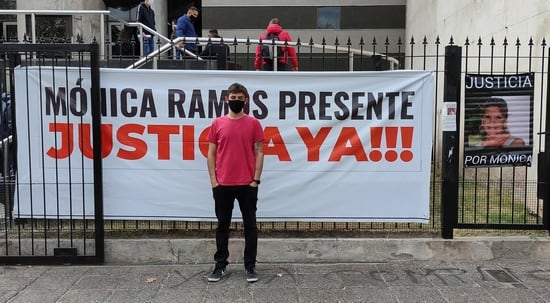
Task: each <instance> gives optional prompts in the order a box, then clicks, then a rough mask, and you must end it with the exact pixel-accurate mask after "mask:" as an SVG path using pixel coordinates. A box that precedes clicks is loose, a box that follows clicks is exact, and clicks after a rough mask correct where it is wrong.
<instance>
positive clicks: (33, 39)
mask: <svg viewBox="0 0 550 303" xmlns="http://www.w3.org/2000/svg"><path fill="white" fill-rule="evenodd" d="M31 33H32V43H33V44H35V43H36V15H35V14H31Z"/></svg>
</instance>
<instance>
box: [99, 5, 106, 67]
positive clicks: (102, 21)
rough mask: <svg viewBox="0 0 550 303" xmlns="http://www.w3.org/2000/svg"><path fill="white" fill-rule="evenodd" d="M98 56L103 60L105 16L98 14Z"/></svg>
mask: <svg viewBox="0 0 550 303" xmlns="http://www.w3.org/2000/svg"><path fill="white" fill-rule="evenodd" d="M99 35H100V36H99V56H100V57H101V59H105V15H104V14H103V13H101V14H99Z"/></svg>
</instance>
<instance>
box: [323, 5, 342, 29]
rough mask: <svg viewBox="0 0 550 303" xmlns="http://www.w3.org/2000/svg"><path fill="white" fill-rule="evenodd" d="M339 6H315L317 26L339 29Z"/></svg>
mask: <svg viewBox="0 0 550 303" xmlns="http://www.w3.org/2000/svg"><path fill="white" fill-rule="evenodd" d="M340 11H341V9H340V7H339V6H322V7H318V8H317V28H319V29H339V28H340Z"/></svg>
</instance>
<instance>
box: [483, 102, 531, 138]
mask: <svg viewBox="0 0 550 303" xmlns="http://www.w3.org/2000/svg"><path fill="white" fill-rule="evenodd" d="M481 110H482V115H481V125H480V134H481V141H480V142H479V146H481V147H501V146H525V141H524V140H523V139H521V138H519V137H515V136H513V135H512V134H510V130H509V128H508V105H507V104H506V101H505V100H504V99H502V98H495V97H492V98H489V99H488V100H487V101H486V102H485V103H484V104H482V105H481Z"/></svg>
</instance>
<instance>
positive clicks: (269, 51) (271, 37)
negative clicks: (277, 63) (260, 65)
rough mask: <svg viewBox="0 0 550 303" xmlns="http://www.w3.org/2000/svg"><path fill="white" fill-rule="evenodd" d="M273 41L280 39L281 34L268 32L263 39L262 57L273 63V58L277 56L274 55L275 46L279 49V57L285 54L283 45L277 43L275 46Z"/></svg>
mask: <svg viewBox="0 0 550 303" xmlns="http://www.w3.org/2000/svg"><path fill="white" fill-rule="evenodd" d="M273 41H279V34H273V33H272V34H269V33H268V34H267V36H266V37H265V39H264V40H263V41H262V43H263V45H262V58H263V59H264V60H265V61H267V62H268V63H273V58H275V57H274V55H273V50H274V48H275V49H277V58H283V57H284V55H285V54H284V52H283V47H282V46H279V45H276V46H275V47H273Z"/></svg>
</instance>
